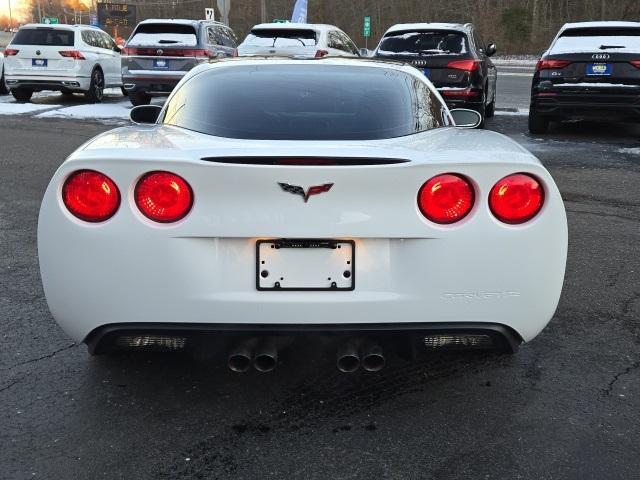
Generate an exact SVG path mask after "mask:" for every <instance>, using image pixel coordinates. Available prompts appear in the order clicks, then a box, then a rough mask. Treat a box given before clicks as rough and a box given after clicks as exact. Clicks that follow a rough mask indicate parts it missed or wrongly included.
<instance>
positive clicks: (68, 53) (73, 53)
mask: <svg viewBox="0 0 640 480" xmlns="http://www.w3.org/2000/svg"><path fill="white" fill-rule="evenodd" d="M58 53H59V54H60V55H61V56H63V57H66V58H73V59H75V60H85V58H84V55H82V53H80V52H79V51H78V50H61V51H59V52H58Z"/></svg>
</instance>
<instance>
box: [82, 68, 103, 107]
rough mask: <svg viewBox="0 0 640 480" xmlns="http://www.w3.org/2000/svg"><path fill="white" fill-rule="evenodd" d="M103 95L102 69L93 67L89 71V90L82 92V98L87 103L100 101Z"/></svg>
mask: <svg viewBox="0 0 640 480" xmlns="http://www.w3.org/2000/svg"><path fill="white" fill-rule="evenodd" d="M103 96H104V75H103V73H102V70H99V69H97V68H96V69H95V70H94V71H93V72H92V73H91V83H90V84H89V90H87V91H86V92H84V98H85V99H86V100H87V102H89V103H100V102H101V101H102V97H103Z"/></svg>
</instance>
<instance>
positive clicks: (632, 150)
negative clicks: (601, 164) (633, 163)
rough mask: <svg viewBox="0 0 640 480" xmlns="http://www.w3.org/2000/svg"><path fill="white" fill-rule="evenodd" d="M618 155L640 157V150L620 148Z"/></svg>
mask: <svg viewBox="0 0 640 480" xmlns="http://www.w3.org/2000/svg"><path fill="white" fill-rule="evenodd" d="M618 153H629V154H631V155H640V148H638V147H636V148H619V149H618Z"/></svg>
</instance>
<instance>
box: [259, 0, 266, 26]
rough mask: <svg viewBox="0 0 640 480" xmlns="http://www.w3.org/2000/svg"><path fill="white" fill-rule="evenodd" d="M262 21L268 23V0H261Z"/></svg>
mask: <svg viewBox="0 0 640 480" xmlns="http://www.w3.org/2000/svg"><path fill="white" fill-rule="evenodd" d="M260 23H267V0H260Z"/></svg>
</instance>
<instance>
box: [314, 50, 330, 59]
mask: <svg viewBox="0 0 640 480" xmlns="http://www.w3.org/2000/svg"><path fill="white" fill-rule="evenodd" d="M327 55H329V52H328V51H326V50H318V51H316V58H322V57H326V56H327Z"/></svg>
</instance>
